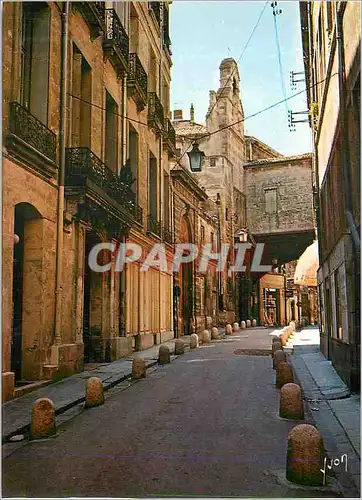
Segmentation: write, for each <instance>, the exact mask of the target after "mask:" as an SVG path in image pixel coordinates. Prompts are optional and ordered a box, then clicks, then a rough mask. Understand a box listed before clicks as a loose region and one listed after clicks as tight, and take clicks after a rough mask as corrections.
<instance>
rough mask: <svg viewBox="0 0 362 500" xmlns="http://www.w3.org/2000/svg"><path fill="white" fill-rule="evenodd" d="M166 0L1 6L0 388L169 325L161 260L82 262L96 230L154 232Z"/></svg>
mask: <svg viewBox="0 0 362 500" xmlns="http://www.w3.org/2000/svg"><path fill="white" fill-rule="evenodd" d="M168 29H169V4H168V3H165V2H152V3H151V2H71V3H69V2H24V3H22V2H8V3H6V4H4V9H3V54H4V57H3V72H4V86H3V138H4V140H3V264H2V265H3V278H4V280H3V325H2V332H3V337H2V347H3V349H2V352H3V365H2V366H3V399H5V400H6V399H10V398H11V397H13V396H14V383H15V384H17V383H18V382H19V383H20V382H21V383H24V382H25V381H34V380H42V379H51V378H54V377H63V376H66V375H69V374H71V373H74V372H78V371H80V370H82V369H83V366H84V362H92V361H97V362H99V361H111V360H114V359H117V358H119V357H121V356H124V355H127V354H128V353H130V352H131V351H132V349H144V348H146V347H149V346H150V345H154V344H155V343H160V342H161V341H163V340H166V339H169V338H171V337H173V335H174V333H173V321H172V286H173V278H172V271H171V270H170V267H168V271H167V272H161V271H160V270H158V269H153V270H151V271H149V272H145V273H141V272H140V263H132V264H130V265H129V264H127V266H126V267H125V269H124V270H123V271H122V272H117V270H116V268H115V262H116V254H115V253H113V254H112V255H111V256H110V255H108V254H107V253H106V252H105V253H104V255H103V257H102V258H103V260H102V262H103V263H104V264H105V263H107V264H108V263H110V269H109V271H108V272H104V273H97V272H95V271H94V270H92V269H90V267H89V265H88V256H89V252H90V250H91V249H92V248H93V246H94V245H95V244H96V243H99V242H105V241H107V242H113V243H114V244H115V245H117V244H119V243H122V242H133V243H138V244H140V245H141V246H142V249H143V254H144V255H146V253H148V251H149V249H150V248H151V247H152V246H153V245H154V243H156V242H165V243H166V247H167V249H168V250H167V258H168V261H169V263H170V262H171V253H172V239H171V236H170V232H171V209H170V202H169V200H170V193H171V188H170V185H171V182H170V167H169V159H170V157H172V155H173V154H174V152H175V133H174V130H173V127H172V124H171V122H170V120H169V119H168V113H169V92H170V70H171V64H172V62H171V51H170V37H169V31H168Z"/></svg>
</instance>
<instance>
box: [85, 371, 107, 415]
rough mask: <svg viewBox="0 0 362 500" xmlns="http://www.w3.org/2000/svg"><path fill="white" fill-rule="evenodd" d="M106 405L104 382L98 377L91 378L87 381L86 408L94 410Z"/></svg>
mask: <svg viewBox="0 0 362 500" xmlns="http://www.w3.org/2000/svg"><path fill="white" fill-rule="evenodd" d="M103 403H104V388H103V382H102V380H101V379H100V378H98V377H91V378H89V379H88V380H87V383H86V388H85V407H86V408H93V407H94V406H100V405H102V404H103Z"/></svg>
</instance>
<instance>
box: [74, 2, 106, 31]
mask: <svg viewBox="0 0 362 500" xmlns="http://www.w3.org/2000/svg"><path fill="white" fill-rule="evenodd" d="M72 6H73V8H75V9H78V10H79V11H80V12H81V14H82V16H83V17H84V19H85V21H86V23H87V24H88V26H89V29H90V32H91V39H92V40H94V39H95V38H97V37H98V36H100V35H101V34H102V33H104V31H105V13H106V3H105V2H72Z"/></svg>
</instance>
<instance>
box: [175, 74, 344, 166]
mask: <svg viewBox="0 0 362 500" xmlns="http://www.w3.org/2000/svg"><path fill="white" fill-rule="evenodd" d="M336 75H338V73H333V74H332V75H331V76H330V78H332V77H334V76H336ZM326 79H327V78H324V79H323V80H320V81H319V82H316V83H315V84H313V85H311V86H310V87H306V88H304V89H303V90H300V91H299V92H296V93H295V94H292V95H290V96H289V97H286V99H282V100H281V101H278V102H275V103H274V104H271V105H270V106H268V107H266V108H263V109H261V110H259V111H256V112H255V113H253V114H251V115H249V116H246V117H244V118H243V119H241V120H238V121H237V122H234V123H231V124H230V125H225V127H222V128H219V129H218V130H215V131H214V132H208V133H207V134H205V135H203V136H201V137H197V138H193V139H192V138H191V137H188V136H180V137H186V138H188V139H189V140H190V141H191V144H193V143H194V142H196V141H201V140H202V139H205V138H206V137H207V138H209V137H211V136H212V135H214V134H217V133H219V132H222V131H223V130H226V129H228V128H230V127H234V126H235V125H238V124H239V123H242V122H244V121H245V120H248V119H250V118H254V117H255V116H258V115H260V114H262V113H265V112H266V111H269V110H270V109H273V108H275V107H277V106H279V105H280V104H283V103H284V102H285V101H289V100H290V99H293V98H294V97H297V96H298V95H301V94H303V93H304V92H306V91H307V90H310V89H312V88H313V87H316V86H317V85H320V84H321V83H323V82H324V81H325V80H326ZM189 147H190V145H189V146H188V148H189ZM188 148H187V150H188ZM187 150H186V151H184V153H183V154H182V155H181V156H180V157H179V158H178V160H177V163H179V162H180V161H181V159H182V158H183V157H184V156H185V154H186V153H187ZM180 166H182V165H181V164H180ZM174 168H175V167H174Z"/></svg>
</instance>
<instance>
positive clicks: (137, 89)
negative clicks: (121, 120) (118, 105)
mask: <svg viewBox="0 0 362 500" xmlns="http://www.w3.org/2000/svg"><path fill="white" fill-rule="evenodd" d="M127 86H128V89H129V90H130V95H131V96H132V98H133V99H134V101H135V103H136V104H137V109H138V110H140V111H142V110H143V109H144V108H145V107H146V106H147V73H146V71H145V70H144V68H143V66H142V64H141V61H140V60H139V57H138V55H137V54H135V53H132V54H130V55H129V74H128V78H127Z"/></svg>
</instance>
